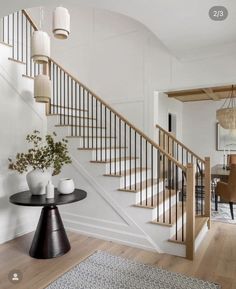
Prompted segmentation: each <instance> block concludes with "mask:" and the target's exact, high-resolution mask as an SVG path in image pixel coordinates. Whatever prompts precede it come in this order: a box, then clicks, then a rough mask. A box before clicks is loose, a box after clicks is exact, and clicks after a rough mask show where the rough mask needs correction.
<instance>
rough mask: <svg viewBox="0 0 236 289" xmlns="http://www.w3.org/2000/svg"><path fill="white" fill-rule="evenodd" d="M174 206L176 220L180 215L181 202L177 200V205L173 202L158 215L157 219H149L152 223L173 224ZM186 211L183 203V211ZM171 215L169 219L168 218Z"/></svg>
mask: <svg viewBox="0 0 236 289" xmlns="http://www.w3.org/2000/svg"><path fill="white" fill-rule="evenodd" d="M176 207H177V220H178V219H179V218H180V217H182V202H178V203H177V206H176V204H174V205H173V206H172V207H171V211H170V209H168V210H166V211H165V214H162V215H161V216H160V217H159V220H157V219H155V220H153V221H151V223H152V224H158V225H165V226H170V227H171V226H173V225H174V224H175V223H176ZM185 211H186V204H185V203H184V205H183V212H184V213H185ZM170 217H171V219H170Z"/></svg>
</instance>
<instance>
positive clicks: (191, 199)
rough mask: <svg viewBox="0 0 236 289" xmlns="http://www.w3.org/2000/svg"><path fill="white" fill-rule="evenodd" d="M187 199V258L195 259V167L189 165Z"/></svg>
mask: <svg viewBox="0 0 236 289" xmlns="http://www.w3.org/2000/svg"><path fill="white" fill-rule="evenodd" d="M186 179H187V189H186V193H187V198H186V257H187V259H189V260H193V259H194V254H195V166H194V165H193V164H187V172H186Z"/></svg>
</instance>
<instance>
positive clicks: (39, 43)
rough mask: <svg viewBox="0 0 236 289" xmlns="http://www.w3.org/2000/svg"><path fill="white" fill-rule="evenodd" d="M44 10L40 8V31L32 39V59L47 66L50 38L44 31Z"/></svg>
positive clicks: (35, 32)
mask: <svg viewBox="0 0 236 289" xmlns="http://www.w3.org/2000/svg"><path fill="white" fill-rule="evenodd" d="M42 19H43V10H42V8H40V23H39V27H40V29H39V30H38V31H34V33H33V35H32V37H31V58H32V59H33V61H34V62H36V63H38V64H45V63H47V62H48V59H49V57H50V37H49V35H48V34H47V33H46V32H44V31H42Z"/></svg>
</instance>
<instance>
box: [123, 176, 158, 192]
mask: <svg viewBox="0 0 236 289" xmlns="http://www.w3.org/2000/svg"><path fill="white" fill-rule="evenodd" d="M157 183H158V180H157V179H153V180H152V179H148V180H147V182H146V181H144V182H142V183H141V182H139V183H136V186H135V185H131V186H127V187H125V188H121V189H118V191H122V192H133V193H137V192H139V191H140V189H141V188H142V190H144V189H145V188H146V184H147V188H149V187H151V186H152V184H153V186H155V185H157Z"/></svg>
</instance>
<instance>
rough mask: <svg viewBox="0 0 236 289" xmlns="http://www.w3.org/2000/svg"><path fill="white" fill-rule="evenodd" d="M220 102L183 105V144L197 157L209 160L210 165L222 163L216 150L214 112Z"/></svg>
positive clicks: (221, 157)
mask: <svg viewBox="0 0 236 289" xmlns="http://www.w3.org/2000/svg"><path fill="white" fill-rule="evenodd" d="M221 105H222V101H200V102H190V103H184V105H183V142H184V143H185V144H186V145H187V146H189V147H190V148H191V149H192V150H193V151H194V152H196V153H197V154H198V155H200V156H202V157H205V156H209V157H210V158H211V164H212V165H215V164H219V163H223V153H222V152H220V151H217V150H216V110H217V109H218V108H220V106H221Z"/></svg>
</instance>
